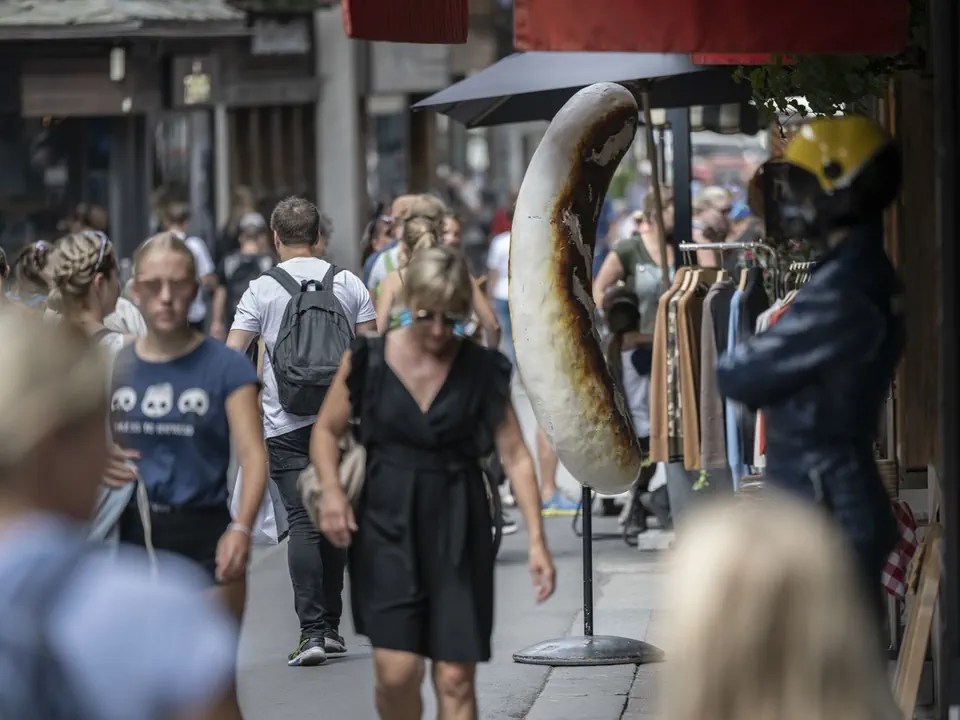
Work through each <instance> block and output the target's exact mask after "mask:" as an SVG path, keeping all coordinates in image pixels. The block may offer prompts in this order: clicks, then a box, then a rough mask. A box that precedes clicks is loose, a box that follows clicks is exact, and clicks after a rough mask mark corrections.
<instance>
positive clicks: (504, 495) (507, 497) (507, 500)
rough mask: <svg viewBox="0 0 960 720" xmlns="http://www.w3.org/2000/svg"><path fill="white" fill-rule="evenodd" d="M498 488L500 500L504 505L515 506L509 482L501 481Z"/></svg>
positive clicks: (515, 502) (515, 500) (515, 501)
mask: <svg viewBox="0 0 960 720" xmlns="http://www.w3.org/2000/svg"><path fill="white" fill-rule="evenodd" d="M499 490H500V502H501V504H502V505H503V506H504V507H511V508H512V507H516V506H517V499H516V498H515V497H514V496H513V493H512V492H510V483H503V484H502V485H500V487H499Z"/></svg>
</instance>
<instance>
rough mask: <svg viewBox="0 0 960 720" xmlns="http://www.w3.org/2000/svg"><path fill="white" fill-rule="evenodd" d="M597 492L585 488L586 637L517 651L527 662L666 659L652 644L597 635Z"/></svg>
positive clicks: (517, 658) (569, 663)
mask: <svg viewBox="0 0 960 720" xmlns="http://www.w3.org/2000/svg"><path fill="white" fill-rule="evenodd" d="M592 505H593V495H592V493H591V490H590V488H588V487H586V486H584V488H583V636H581V637H577V636H575V635H574V636H570V637H562V638H557V639H556V640H546V641H544V642H541V643H537V644H536V645H533V646H531V647H529V648H527V649H526V650H521V651H520V652H517V653H514V655H513V661H514V662H517V663H521V664H523V665H549V666H551V667H560V666H567V667H590V666H595V665H644V664H646V663H653V662H661V661H663V651H662V650H660V649H659V648H657V647H654V646H653V645H650V644H649V643H645V642H642V641H640V640H632V639H630V638H622V637H616V636H613V635H594V634H593V507H592Z"/></svg>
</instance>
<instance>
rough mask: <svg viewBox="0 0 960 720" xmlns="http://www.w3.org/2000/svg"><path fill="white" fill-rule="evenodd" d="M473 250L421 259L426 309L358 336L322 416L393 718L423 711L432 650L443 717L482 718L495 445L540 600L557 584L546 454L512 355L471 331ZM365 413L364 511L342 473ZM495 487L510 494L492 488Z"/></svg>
mask: <svg viewBox="0 0 960 720" xmlns="http://www.w3.org/2000/svg"><path fill="white" fill-rule="evenodd" d="M471 292H472V283H471V281H470V275H469V272H468V270H467V265H466V262H465V261H464V260H463V257H462V255H461V254H460V253H459V252H458V251H456V250H452V249H450V248H442V247H437V248H431V249H429V250H423V251H421V252H418V253H416V254H415V255H414V257H413V258H412V259H411V260H410V264H409V265H408V266H407V272H406V276H405V282H404V294H405V301H406V305H407V307H408V308H410V310H411V312H412V315H413V318H414V321H413V323H412V324H411V325H409V326H407V327H403V328H399V329H397V330H392V331H390V332H389V333H388V334H387V335H386V336H384V337H360V338H358V339H357V342H356V344H355V345H354V348H353V351H352V353H348V354H346V355H345V357H344V360H343V363H342V365H341V367H340V371H339V373H338V374H337V377H336V379H335V380H334V383H333V385H332V386H331V387H330V390H329V392H328V394H327V398H326V401H325V402H324V404H323V407H322V408H321V410H320V416H319V418H318V419H317V423H316V425H315V426H314V431H313V442H312V445H311V459H312V461H313V464H314V467H316V468H317V473H318V476H319V481H320V485H321V488H322V494H321V498H322V499H321V501H320V508H319V513H318V514H319V516H320V522H321V530H322V531H323V533H324V534H325V535H326V536H327V537H328V538H329V540H330V541H331V542H332V543H334V544H335V545H338V546H341V547H347V546H350V548H351V553H350V554H351V559H350V576H351V580H352V589H353V616H354V624H355V625H356V628H357V631H358V632H359V633H361V634H364V635H366V636H367V637H369V638H370V640H371V643H372V644H373V647H374V667H375V671H376V677H377V687H376V704H377V709H378V711H379V714H380V717H381V718H383V720H414V719H418V718H420V717H421V713H422V704H421V698H420V686H421V684H422V681H423V677H424V671H425V660H426V659H429V660H431V661H432V663H433V667H432V675H433V683H434V687H435V689H436V694H437V705H438V708H439V717H440V718H441V720H461V719H462V720H473V719H475V718H476V717H477V703H476V693H475V686H474V678H475V672H476V663H478V662H485V661H487V660H489V659H490V636H491V633H492V629H493V569H494V553H493V547H492V541H491V535H492V533H491V527H492V526H491V519H490V509H489V504H488V502H487V496H486V490H485V486H484V483H483V479H482V476H481V472H480V466H479V458H482V457H485V456H486V455H487V454H489V453H490V452H491V451H492V450H493V448H494V445H496V448H497V450H498V451H499V453H500V456H501V458H502V460H503V465H504V468H505V470H506V472H507V473H508V474H509V476H510V478H511V479H512V481H513V483H514V491H515V493H516V497H517V502H518V503H519V505H520V507H521V509H522V511H523V514H524V518H525V520H526V525H527V528H528V530H529V533H530V572H531V575H532V576H533V583H534V586H535V592H536V596H537V600H538V601H543V600H546V599H547V598H548V597H549V596H550V595H551V594H552V592H553V588H554V575H555V571H554V567H553V561H552V559H551V557H550V552H549V550H548V549H547V546H546V542H545V540H544V536H543V526H542V521H541V518H540V502H539V492H538V490H537V483H536V476H535V474H534V466H533V461H532V460H531V457H530V454H529V452H528V451H527V448H526V446H525V445H524V443H523V438H522V436H521V433H520V426H519V423H518V421H517V416H516V414H515V413H514V410H513V407H512V406H511V404H510V368H511V366H510V362H509V361H508V360H507V359H506V358H505V357H504V356H503V355H501V354H500V353H498V352H496V351H493V350H487V349H485V348H482V347H480V346H479V345H477V344H475V343H472V342H469V341H464V340H461V339H460V338H458V337H456V336H455V335H454V332H453V328H454V325H455V324H456V323H458V322H460V321H462V320H463V319H464V318H466V317H467V316H468V315H469V313H470V310H471ZM351 417H356V418H360V419H361V422H360V427H361V433H362V441H363V444H364V445H365V446H366V448H367V479H366V484H365V486H364V491H363V496H362V498H361V501H360V506H359V509H358V512H357V515H356V517H355V516H354V513H353V510H352V509H351V507H350V505H349V503H348V502H347V499H346V497H345V495H344V493H343V490H342V489H341V486H340V483H339V479H338V473H337V457H338V452H337V440H338V438H339V437H341V436H342V435H343V434H344V433H345V432H346V431H347V428H348V423H349V420H350V419H351ZM494 492H496V490H494Z"/></svg>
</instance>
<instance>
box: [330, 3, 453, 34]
mask: <svg viewBox="0 0 960 720" xmlns="http://www.w3.org/2000/svg"><path fill="white" fill-rule="evenodd" d="M468 24H469V12H468V8H467V0H387V1H384V0H343V28H344V30H345V31H346V33H347V36H348V37H351V38H355V39H357V40H383V41H390V42H407V43H444V44H460V43H465V42H466V41H467V27H468Z"/></svg>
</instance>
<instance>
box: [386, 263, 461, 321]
mask: <svg viewBox="0 0 960 720" xmlns="http://www.w3.org/2000/svg"><path fill="white" fill-rule="evenodd" d="M403 294H404V302H405V303H406V305H407V307H409V308H427V309H430V310H441V311H444V312H449V313H453V314H454V315H458V316H460V317H467V316H468V315H469V314H470V311H471V310H472V309H473V281H472V280H471V278H470V271H469V270H468V268H467V262H466V260H464V258H463V255H462V254H461V253H460V252H459V251H458V250H455V249H453V248H449V247H444V246H439V245H438V246H437V247H431V248H426V249H424V250H419V251H417V252H416V253H415V254H414V256H413V257H412V258H410V263H409V265H407V268H406V272H405V274H404V279H403Z"/></svg>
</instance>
